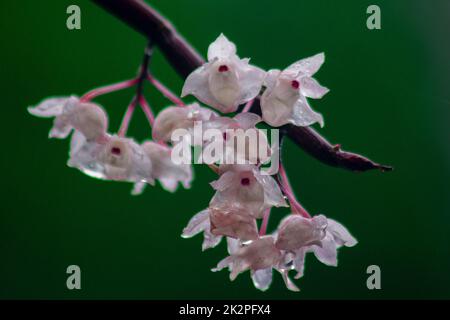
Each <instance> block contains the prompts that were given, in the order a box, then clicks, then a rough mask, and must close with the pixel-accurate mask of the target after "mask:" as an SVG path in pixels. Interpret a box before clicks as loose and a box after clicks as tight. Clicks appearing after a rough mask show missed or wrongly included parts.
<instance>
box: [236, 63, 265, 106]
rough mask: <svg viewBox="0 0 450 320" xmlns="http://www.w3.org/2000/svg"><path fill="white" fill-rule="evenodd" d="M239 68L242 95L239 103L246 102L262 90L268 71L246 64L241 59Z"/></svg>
mask: <svg viewBox="0 0 450 320" xmlns="http://www.w3.org/2000/svg"><path fill="white" fill-rule="evenodd" d="M239 65H240V68H239V69H238V77H239V88H240V97H239V101H238V104H244V103H246V102H248V101H250V100H252V99H254V98H256V96H257V95H258V94H259V92H260V91H261V87H262V84H263V81H264V77H265V75H266V73H265V72H264V70H262V69H260V68H258V67H254V66H252V65H248V64H245V62H243V61H241V63H239Z"/></svg>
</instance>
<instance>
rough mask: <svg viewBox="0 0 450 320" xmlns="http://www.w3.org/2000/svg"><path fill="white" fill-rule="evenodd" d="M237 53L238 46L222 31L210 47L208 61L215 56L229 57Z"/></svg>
mask: <svg viewBox="0 0 450 320" xmlns="http://www.w3.org/2000/svg"><path fill="white" fill-rule="evenodd" d="M233 55H236V46H235V44H234V43H232V42H231V41H230V40H228V38H227V37H225V36H224V34H223V33H221V34H220V35H219V36H218V37H217V39H216V40H215V41H214V42H213V43H211V44H210V45H209V47H208V61H212V60H213V59H215V58H228V57H230V56H233Z"/></svg>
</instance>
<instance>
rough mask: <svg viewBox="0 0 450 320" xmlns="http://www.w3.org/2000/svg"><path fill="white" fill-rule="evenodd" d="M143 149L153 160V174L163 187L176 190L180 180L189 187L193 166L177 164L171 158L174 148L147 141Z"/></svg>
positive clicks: (171, 190)
mask: <svg viewBox="0 0 450 320" xmlns="http://www.w3.org/2000/svg"><path fill="white" fill-rule="evenodd" d="M142 149H143V150H144V152H145V153H146V154H147V156H148V157H149V158H150V160H151V162H152V176H153V177H154V178H155V179H158V180H159V181H160V182H161V185H162V186H163V188H164V189H165V190H167V191H170V192H174V191H175V190H176V189H177V187H178V182H181V183H182V184H183V186H185V187H189V186H190V182H191V180H192V168H191V166H190V165H189V164H175V163H174V162H173V161H172V158H171V152H172V149H171V148H169V147H167V146H165V145H161V144H159V143H156V142H153V141H146V142H144V143H143V144H142Z"/></svg>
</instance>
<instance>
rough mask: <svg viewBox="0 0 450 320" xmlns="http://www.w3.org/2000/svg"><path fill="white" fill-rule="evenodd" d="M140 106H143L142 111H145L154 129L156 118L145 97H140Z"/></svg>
mask: <svg viewBox="0 0 450 320" xmlns="http://www.w3.org/2000/svg"><path fill="white" fill-rule="evenodd" d="M138 102H139V105H140V106H141V109H142V111H144V113H145V116H146V117H147V120H148V123H149V124H150V127H153V122H154V121H155V116H154V115H153V111H152V108H151V107H150V105H149V104H148V102H147V100H146V99H145V97H144V96H143V95H140V96H139V97H138Z"/></svg>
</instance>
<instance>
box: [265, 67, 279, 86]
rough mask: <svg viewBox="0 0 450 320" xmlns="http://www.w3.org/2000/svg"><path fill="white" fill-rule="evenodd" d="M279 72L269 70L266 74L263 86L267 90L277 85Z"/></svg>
mask: <svg viewBox="0 0 450 320" xmlns="http://www.w3.org/2000/svg"><path fill="white" fill-rule="evenodd" d="M280 73H281V71H280V70H278V69H272V70H269V71H268V72H267V73H266V76H265V78H264V85H265V86H266V87H267V89H269V90H270V89H273V88H274V87H275V85H276V84H277V79H278V77H279V76H280Z"/></svg>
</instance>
